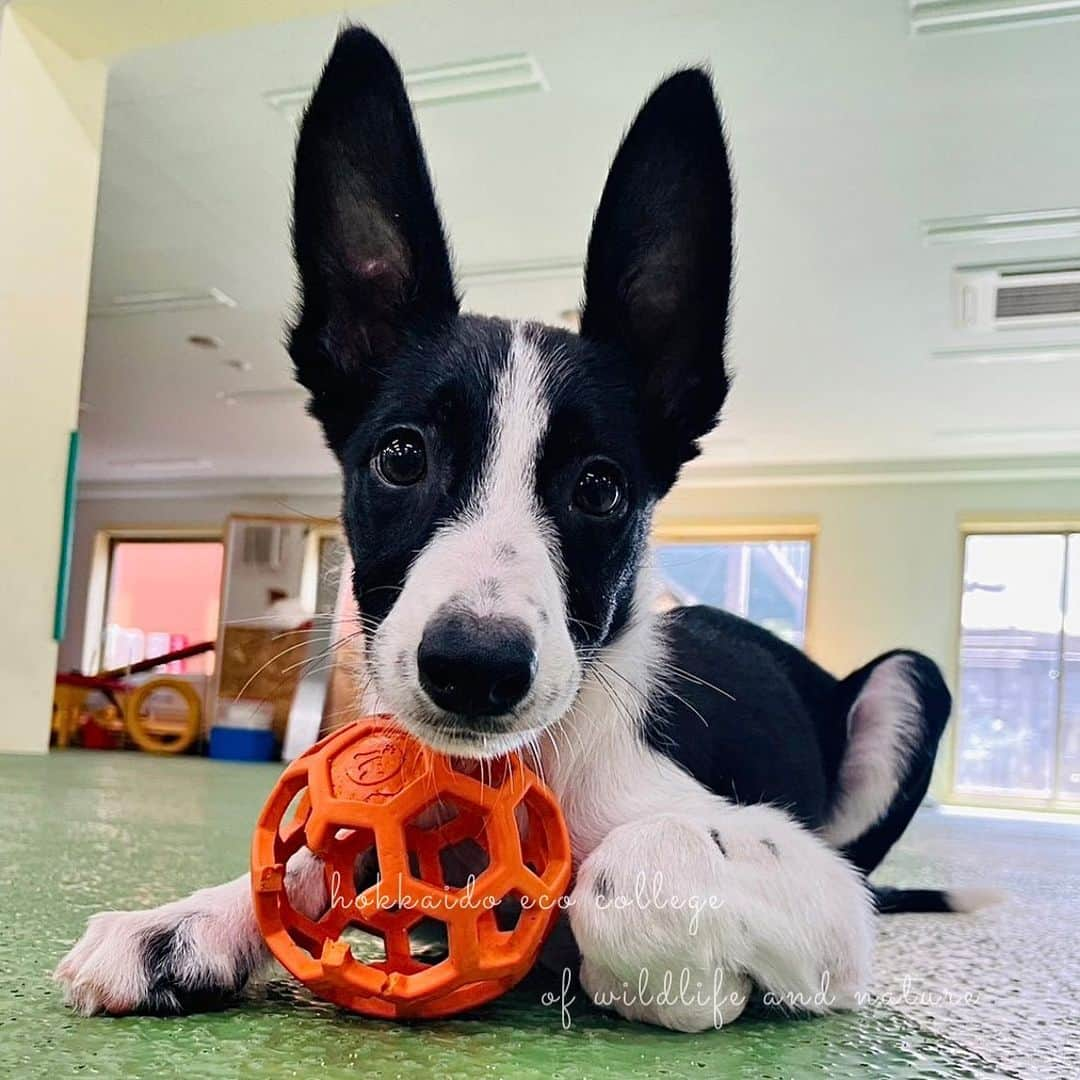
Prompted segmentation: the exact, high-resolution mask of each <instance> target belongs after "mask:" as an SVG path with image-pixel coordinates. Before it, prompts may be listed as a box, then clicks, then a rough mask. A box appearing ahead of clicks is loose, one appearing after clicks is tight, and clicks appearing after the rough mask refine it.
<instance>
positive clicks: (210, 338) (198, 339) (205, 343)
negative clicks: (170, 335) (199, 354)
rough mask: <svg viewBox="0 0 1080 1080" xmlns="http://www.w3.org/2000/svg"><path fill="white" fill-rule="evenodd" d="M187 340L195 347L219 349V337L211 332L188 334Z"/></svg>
mask: <svg viewBox="0 0 1080 1080" xmlns="http://www.w3.org/2000/svg"><path fill="white" fill-rule="evenodd" d="M187 342H188V344H189V345H194V346H195V348H196V349H220V348H221V338H219V337H214V335H213V334H188V337H187Z"/></svg>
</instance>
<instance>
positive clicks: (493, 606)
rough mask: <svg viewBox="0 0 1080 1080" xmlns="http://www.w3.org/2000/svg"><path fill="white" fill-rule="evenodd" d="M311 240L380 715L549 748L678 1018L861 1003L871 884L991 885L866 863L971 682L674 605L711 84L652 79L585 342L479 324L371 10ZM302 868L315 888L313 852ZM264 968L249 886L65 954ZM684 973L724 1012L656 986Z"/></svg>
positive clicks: (342, 104)
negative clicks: (657, 541) (663, 541)
mask: <svg viewBox="0 0 1080 1080" xmlns="http://www.w3.org/2000/svg"><path fill="white" fill-rule="evenodd" d="M294 236H295V254H296V262H297V266H298V269H299V276H300V283H301V305H300V308H299V317H298V319H297V321H296V324H295V326H294V327H293V329H292V333H291V337H290V341H289V348H290V352H291V354H292V357H293V359H294V361H295V364H296V371H297V375H298V378H299V380H300V381H301V382H302V383H303V384H304V386H306V387H307V388H308V390H309V391H310V392H311V412H312V413H313V414H314V416H316V417H317V418H318V420H319V422H320V423H321V424H322V426H323V429H324V431H325V433H326V439H327V441H328V443H329V445H330V447H331V448H332V450H333V451H334V453H335V454H336V456H337V458H338V459H339V461H340V463H341V468H342V472H343V474H344V483H345V495H344V504H343V518H344V522H345V527H346V530H347V533H348V539H349V544H350V547H351V551H352V557H353V562H354V566H355V578H354V581H355V594H356V599H357V601H358V603H359V605H360V608H361V610H362V611H363V612H364V615H365V619H366V620H367V622H368V625H369V626H370V627H371V628H372V632H371V634H370V638H369V641H368V662H369V664H370V668H371V674H372V678H373V681H374V684H375V686H376V688H377V691H378V696H379V698H380V704H381V706H382V707H383V708H384V709H386V710H388V711H390V712H392V713H393V714H394V715H395V716H396V717H398V718H399V720H400V722H401V723H402V724H403V725H404V726H405V727H406V728H408V730H409V731H410V732H412V733H413V734H414V735H415V736H417V737H418V738H420V739H422V740H424V741H425V742H427V743H429V744H430V745H432V746H434V747H436V748H438V749H440V750H444V751H447V752H449V753H452V754H455V755H459V756H462V757H474V758H483V757H487V756H490V755H495V754H499V753H502V752H505V751H508V750H512V749H516V748H523V747H524V748H531V749H532V750H533V751H534V752H535V753H536V754H537V755H538V757H539V759H540V760H541V762H542V765H543V768H544V771H545V774H546V778H547V780H548V781H549V783H550V784H551V786H552V787H553V788H554V790H555V792H556V794H557V795H558V797H559V799H560V801H561V804H562V807H563V810H564V812H565V815H566V819H567V822H568V824H569V829H570V833H571V837H572V841H573V846H574V852H575V857H576V860H577V866H578V869H577V874H576V879H575V886H574V892H573V894H572V898H571V904H570V908H569V917H570V923H571V926H572V929H573V932H574V936H575V938H576V941H577V944H578V946H579V948H580V951H581V956H582V960H581V966H580V977H581V982H582V984H583V986H584V987H585V989H586V990H587V991H588V992H590V993H592V994H594V995H603V996H605V998H606V999H607V1000H608V1001H610V1002H611V1004H612V1005H613V1006H614V1007H615V1008H616V1009H617V1010H618V1011H619V1012H620V1013H622V1014H623V1015H625V1016H628V1017H632V1018H635V1019H640V1020H645V1021H649V1022H651V1023H655V1024H662V1025H665V1026H667V1027H672V1028H678V1029H683V1030H699V1029H702V1028H705V1027H708V1026H711V1025H713V1024H714V1023H716V1022H717V1020H718V1019H719V1020H722V1021H724V1022H726V1021H729V1020H731V1019H733V1018H734V1017H735V1016H737V1015H738V1014H739V1012H741V1011H742V1008H743V1005H744V1003H745V1001H746V998H747V995H748V993H749V992H750V991H751V989H752V988H753V987H757V988H759V989H761V990H763V991H768V992H771V993H772V994H773V995H776V996H777V997H778V998H779V999H780V1000H783V1001H787V1002H789V1003H792V1004H794V1005H795V1006H796V1007H801V1008H803V1009H806V1010H809V1011H825V1010H827V1009H828V1008H830V1007H831V1008H846V1007H850V1006H851V1005H852V1004H853V1003H855V1001H856V1000H857V998H858V996H859V993H860V991H861V990H862V989H863V988H864V987H865V985H866V981H867V977H868V971H869V967H870V959H871V946H872V915H873V912H874V908H875V900H876V901H877V907H878V908H881V909H886V910H954V909H956V910H959V909H964V908H966V907H968V906H970V905H971V903H972V902H973V897H972V896H970V895H966V896H964V897H960V896H958V894H956V893H950V894H945V893H936V892H926V891H919V892H907V891H904V892H899V891H895V890H892V891H890V890H877V891H874V890H871V889H870V888H868V887H867V885H866V883H865V876H866V875H867V874H868V873H869V872H870V871H872V870H873V869H874V867H876V866H877V864H878V863H879V862H880V861H881V859H882V857H883V856H884V855H885V853H886V852H887V851H888V849H889V847H890V846H891V845H892V844H893V842H894V841H895V840H896V839H897V837H899V836H900V834H901V832H902V831H903V830H904V828H905V826H906V825H907V823H908V821H909V820H910V818H911V816H912V814H913V812H914V811H915V808H916V806H917V805H918V803H919V801H920V800H921V798H922V797H923V795H924V793H925V791H926V788H927V784H928V782H929V776H930V769H931V765H932V763H933V758H934V753H935V750H936V747H937V743H938V739H939V737H940V735H941V732H942V729H943V727H944V725H945V722H946V719H947V717H948V713H949V706H950V700H949V693H948V691H947V689H946V687H945V685H944V683H943V681H942V678H941V675H940V674H939V672H938V669H937V668H936V667H935V665H934V664H933V663H932V662H931V661H929V660H928V659H926V658H925V657H923V656H920V655H919V654H917V653H913V652H893V653H889V654H887V655H885V656H882V657H879V658H878V659H876V660H874V661H872V662H871V663H869V664H867V665H866V667H864V668H862V669H860V670H859V671H857V672H855V673H854V674H853V675H850V676H848V677H847V678H846V679H843V680H837V679H835V678H834V677H833V676H831V675H830V674H828V673H827V672H825V671H823V670H822V669H821V668H820V667H818V666H817V665H816V664H814V663H812V662H811V661H810V660H808V659H807V658H806V657H805V656H803V655H802V654H801V653H799V652H798V651H797V650H795V649H793V648H791V647H790V646H788V645H786V644H785V643H783V642H781V641H780V640H778V639H777V638H775V637H773V636H772V635H770V634H769V633H767V632H766V631H764V630H761V629H759V628H757V627H755V626H753V625H751V624H749V623H747V622H744V621H743V620H741V619H738V618H735V617H734V616H731V615H728V614H725V613H724V612H722V611H717V610H714V609H711V608H703V607H698V608H684V609H679V610H676V611H674V612H670V613H668V614H666V615H663V616H659V615H657V614H654V612H653V596H652V591H651V583H650V572H649V553H648V539H649V531H650V524H651V519H652V514H653V510H654V508H655V506H656V503H657V501H658V500H659V499H660V498H661V497H662V496H663V495H664V494H665V492H667V491H668V490H669V489H670V488H671V486H672V484H673V483H674V482H675V479H676V477H677V476H678V475H679V471H680V468H681V467H682V465H683V464H684V463H685V462H686V461H688V460H689V459H691V458H693V457H694V456H695V455H696V454H697V453H698V447H697V440H699V439H700V438H701V437H702V436H703V435H705V434H706V433H707V432H708V431H709V430H710V429H711V428H712V427H713V426H714V424H715V423H716V422H717V419H718V415H719V413H720V409H721V406H722V405H723V403H724V398H725V395H726V393H727V390H728V375H727V373H726V371H725V368H724V361H723V351H724V334H725V327H726V321H727V313H728V292H729V282H730V273H731V243H732V197H731V187H730V180H729V175H728V164H727V155H726V152H725V146H724V138H723V133H722V130H721V122H720V116H719V114H718V112H717V106H716V102H715V100H714V96H713V91H712V87H711V85H710V82H709V78H708V76H707V75H706V74H705V73H703V72H702V71H699V70H686V71H681V72H679V73H677V74H675V75H673V76H672V77H670V78H669V79H667V80H666V81H665V82H663V83H662V84H661V85H660V87H659V88H658V89H657V90H656V91H655V92H654V93H653V95H652V96H651V97H650V98H649V100H648V101H647V102H646V104H645V105H644V107H643V108H642V109H641V112H640V114H639V115H638V117H637V119H636V120H635V122H634V124H633V126H632V127H631V128H630V131H629V133H628V134H627V135H626V137H625V139H624V140H623V143H622V146H621V148H620V149H619V152H618V154H617V156H616V158H615V162H614V164H613V166H612V169H611V173H610V176H609V178H608V181H607V185H606V187H605V190H604V193H603V197H602V198H601V201H600V206H599V209H598V210H597V213H596V218H595V222H594V225H593V231H592V237H591V239H590V241H589V248H588V260H587V267H586V272H585V302H584V307H583V310H582V316H581V333H580V335H574V334H571V333H568V332H566V331H564V330H557V329H553V328H551V327H546V326H540V325H534V324H531V323H507V322H503V321H501V320H498V319H490V318H480V317H477V316H472V315H462V314H461V313H460V311H459V303H458V297H457V293H456V291H455V286H454V279H453V275H452V271H451V262H450V256H449V254H448V250H447V242H446V238H445V236H444V233H443V227H442V222H441V220H440V217H439V212H438V209H437V208H436V204H435V199H434V196H433V192H432V186H431V183H430V180H429V177H428V171H427V167H426V164H425V160H424V155H423V151H422V149H421V147H420V143H419V140H418V137H417V133H416V128H415V126H414V123H413V118H412V115H411V112H410V107H409V103H408V99H407V97H406V94H405V89H404V86H403V84H402V79H401V75H400V72H399V71H398V68H397V66H396V64H395V63H394V61H393V59H392V58H391V57H390V55H389V54H388V53H387V51H386V50H385V49H384V47H383V46H382V45H381V44H380V42H379V41H378V40H377V39H376V38H374V37H373V36H372V35H371V34H369V33H368V32H366V31H365V30H362V29H358V28H354V29H349V30H347V31H346V32H344V33H343V34H342V36H341V38H340V39H339V41H338V43H337V46H336V48H335V49H334V52H333V55H332V56H331V58H330V61H329V63H328V65H327V67H326V70H325V72H324V74H323V76H322V80H321V82H320V83H319V86H318V89H317V90H316V92H315V95H314V97H313V99H312V101H311V104H310V107H309V108H308V111H307V115H306V118H305V120H304V124H303V130H302V133H301V136H300V140H299V145H298V149H297V155H296V185H295V221H294ZM289 874H290V877H291V879H292V884H293V889H292V890H291V893H292V895H293V897H294V899H295V898H297V897H299V898H301V902H302V903H303V904H305V905H307V906H308V907H309V908H310V909H311V912H312V914H315V913H316V912H317V911H318V910H320V909H321V908H322V907H324V906H325V905H326V903H327V892H326V883H325V881H324V879H323V872H322V868H321V866H320V865H319V864H318V863H317V862H316V861H315V860H314V859H313V858H311V857H307V858H303V857H300V856H298V857H297V858H295V859H294V860H293V862H292V863H290V867H289ZM642 875H646V876H647V878H648V881H649V883H650V884H649V885H648V887H647V888H646V889H645V890H644V891H643V890H642V889H641V887H640V882H641V878H642ZM653 883H659V886H658V887H654V885H653ZM613 897H626V898H636V899H634V901H633V902H630V903H623V904H617V903H613V902H611V901H612V898H613ZM694 897H696V898H699V900H700V899H701V898H710V897H711V898H719V900H720V901H721V902H719V903H705V904H703V905H699V907H698V912H699V918H698V919H696V920H694V924H693V925H691V924H690V923H689V922H688V918H687V908H686V907H685V906H683V905H681V904H679V903H676V902H672V901H676V900H679V899H682V900H683V901H686V900H687V899H688V898H694ZM266 958H267V954H266V951H265V949H264V946H263V944H262V941H261V938H260V935H259V932H258V929H257V927H256V924H255V920H254V916H253V914H252V909H251V902H250V896H249V885H248V881H247V878H246V877H243V878H240V879H238V880H237V881H235V882H232V883H231V884H227V885H222V886H219V887H217V888H212V889H205V890H203V891H201V892H197V893H195V894H194V895H193V896H191V897H189V898H187V899H186V900H181V901H178V902H176V903H172V904H166V905H165V906H163V907H160V908H156V909H154V910H151V911H145V912H107V913H103V914H100V915H97V916H95V917H94V918H93V919H92V920H91V921H90V925H89V927H88V929H87V931H86V934H85V936H84V937H83V938H82V940H80V941H79V942H78V943H77V944H76V945H75V947H74V948H73V949H72V950H71V952H70V953H69V954H68V956H67V957H66V958H65V959H64V960H63V962H62V963H61V965H60V967H59V969H58V972H57V976H58V978H59V979H60V980H61V981H62V983H63V984H64V985H65V988H66V991H67V995H68V1000H69V1001H70V1002H71V1004H72V1005H73V1006H74V1007H75V1008H77V1009H78V1010H80V1011H82V1012H86V1013H93V1012H105V1013H126V1012H131V1011H146V1012H175V1011H182V1010H188V1009H191V1008H196V1007H200V1006H202V1005H204V1004H207V1003H212V1002H214V1001H219V1000H222V999H223V998H225V997H227V996H228V995H230V994H232V993H233V992H234V991H236V990H237V989H238V988H239V987H240V986H242V985H243V984H244V982H245V981H246V980H247V978H248V976H249V975H251V974H252V973H253V972H254V971H256V970H257V969H258V968H260V967H261V966H262V965H263V964H264V962H265V961H266ZM665 975H667V976H668V978H669V979H670V978H672V977H673V978H674V981H675V985H676V986H678V985H680V983H683V984H686V985H689V986H690V987H691V988H693V987H695V986H696V987H699V988H700V987H705V988H706V990H707V991H710V990H711V989H712V988H713V987H716V986H718V985H721V984H722V986H723V995H722V1001H721V1002H720V1003H719V1005H718V1004H717V1002H715V1001H713V1000H710V997H709V992H706V993H704V994H700V993H698V994H694V993H690V994H674V995H655V994H635V991H636V990H637V989H638V988H640V987H642V986H644V985H645V984H646V983H649V982H650V980H651V986H652V987H653V988H654V989H656V988H659V987H660V986H661V985H662V984H663V982H664V978H665ZM823 982H824V985H825V986H826V987H827V994H826V995H822V993H821V991H822V987H823ZM628 990H629V992H628ZM658 997H660V998H663V1004H660V1003H658V1000H657V998H658Z"/></svg>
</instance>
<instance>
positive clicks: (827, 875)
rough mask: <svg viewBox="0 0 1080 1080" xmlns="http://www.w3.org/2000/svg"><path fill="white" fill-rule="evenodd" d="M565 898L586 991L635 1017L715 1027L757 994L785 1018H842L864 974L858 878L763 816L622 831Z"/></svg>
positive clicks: (865, 946) (586, 865) (866, 938)
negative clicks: (787, 1015) (787, 1014)
mask: <svg viewBox="0 0 1080 1080" xmlns="http://www.w3.org/2000/svg"><path fill="white" fill-rule="evenodd" d="M571 901H572V902H571V904H570V907H569V913H570V921H571V926H572V928H573V931H574V935H575V937H576V939H577V942H578V945H579V947H580V949H581V953H582V957H583V959H582V966H581V982H582V986H583V987H584V988H585V990H586V992H587V993H589V994H590V996H591V997H592V998H593V1000H594V1001H595V1002H596V1003H597V1004H598V1005H600V1006H602V1007H607V1008H611V1009H614V1010H615V1011H616V1012H618V1013H619V1014H621V1015H622V1016H625V1017H627V1018H630V1019H634V1020H643V1021H646V1022H648V1023H653V1024H659V1025H662V1026H664V1027H670V1028H676V1029H678V1030H682V1031H701V1030H705V1029H707V1028H710V1027H720V1026H723V1025H724V1024H728V1023H730V1022H731V1021H733V1020H734V1019H736V1018H737V1017H738V1016H739V1014H740V1013H741V1012H742V1010H743V1008H744V1007H745V1004H746V1001H747V999H748V996H749V994H750V992H751V990H752V988H753V987H755V986H756V987H758V988H759V989H760V990H761V991H763V992H764V994H765V1000H766V1002H767V1003H772V1004H775V1005H778V1006H780V1007H782V1008H785V1009H787V1010H789V1011H793V1012H810V1013H824V1012H830V1011H833V1010H837V1009H845V1008H851V1007H853V1006H854V1005H855V1004H856V1003H857V1001H858V997H859V994H860V992H861V991H862V989H863V988H864V986H865V983H866V980H867V978H868V975H869V967H870V956H871V942H872V905H871V902H870V898H869V896H868V894H867V891H866V889H865V887H864V885H863V884H862V881H861V879H860V878H859V876H858V875H857V874H856V873H855V871H853V870H852V868H851V867H850V866H849V865H848V864H847V863H846V862H845V861H844V860H843V859H842V858H841V857H840V856H838V855H837V854H836V853H835V852H833V851H831V850H830V849H829V848H828V847H826V846H825V845H824V844H823V843H822V842H821V841H820V840H818V839H817V838H816V837H814V836H812V835H811V834H810V833H808V832H807V831H806V830H804V829H802V828H800V827H799V826H797V825H796V824H795V823H794V822H792V821H791V819H790V818H788V817H787V816H786V815H784V814H782V813H781V812H779V811H777V810H774V809H772V808H770V807H745V808H731V809H729V810H725V811H723V812H721V813H718V814H717V815H716V817H715V819H714V820H713V821H710V822H706V823H703V822H700V821H697V820H695V819H693V818H689V817H685V816H682V815H675V814H671V815H663V816H658V817H655V818H650V819H647V820H645V821H642V822H635V823H632V824H629V825H623V826H620V827H619V828H618V829H615V830H613V831H612V833H611V834H610V835H609V836H608V837H607V838H606V839H605V840H604V842H603V843H602V844H600V845H599V846H598V847H597V848H596V850H595V851H593V852H592V854H591V855H590V856H589V857H588V858H587V859H586V860H585V861H584V862H583V863H582V866H581V868H580V870H579V872H578V878H577V884H576V886H575V889H574V893H573V895H572V898H571Z"/></svg>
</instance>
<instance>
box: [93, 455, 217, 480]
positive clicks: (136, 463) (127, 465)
mask: <svg viewBox="0 0 1080 1080" xmlns="http://www.w3.org/2000/svg"><path fill="white" fill-rule="evenodd" d="M109 464H110V465H112V466H113V467H114V468H117V469H127V470H129V471H130V472H138V473H154V474H155V475H158V476H165V475H167V474H169V473H187V472H207V471H208V470H210V469H212V468H213V467H214V463H213V462H212V461H210V460H209V459H208V458H190V457H178V458H132V459H128V460H123V461H110V462H109Z"/></svg>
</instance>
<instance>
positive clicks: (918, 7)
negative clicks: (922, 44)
mask: <svg viewBox="0 0 1080 1080" xmlns="http://www.w3.org/2000/svg"><path fill="white" fill-rule="evenodd" d="M1076 18H1080V0H911V29H912V31H913V32H914V33H916V34H940V33H946V32H948V31H963V30H1004V29H1015V28H1018V27H1022V26H1032V25H1036V26H1037V25H1039V24H1041V23H1048V22H1056V21H1058V20H1059V19H1076Z"/></svg>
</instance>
